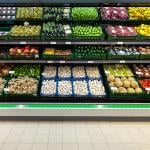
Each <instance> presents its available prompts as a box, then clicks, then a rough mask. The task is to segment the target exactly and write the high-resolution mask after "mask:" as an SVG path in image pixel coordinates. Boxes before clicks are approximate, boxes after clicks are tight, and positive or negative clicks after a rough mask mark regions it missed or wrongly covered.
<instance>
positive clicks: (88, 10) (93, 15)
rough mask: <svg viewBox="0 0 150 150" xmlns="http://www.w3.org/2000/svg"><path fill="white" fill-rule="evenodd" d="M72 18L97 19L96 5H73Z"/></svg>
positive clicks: (78, 19) (77, 19) (79, 19)
mask: <svg viewBox="0 0 150 150" xmlns="http://www.w3.org/2000/svg"><path fill="white" fill-rule="evenodd" d="M71 17H72V20H76V21H84V20H98V19H99V16H98V11H97V8H96V7H73V8H72V11H71Z"/></svg>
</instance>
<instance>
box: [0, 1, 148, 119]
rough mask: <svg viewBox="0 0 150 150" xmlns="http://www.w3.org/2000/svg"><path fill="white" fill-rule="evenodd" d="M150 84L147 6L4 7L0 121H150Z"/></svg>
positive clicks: (1, 14)
mask: <svg viewBox="0 0 150 150" xmlns="http://www.w3.org/2000/svg"><path fill="white" fill-rule="evenodd" d="M137 8H139V10H138V9H137ZM140 9H142V11H141V10H140ZM87 12H88V13H87ZM141 13H143V14H142V15H141ZM141 74H142V76H141ZM149 76H150V3H149V1H148V0H130V1H127V0H126V1H124V0H113V1H109V0H107V1H106V0H100V1H98V0H93V1H91V0H88V1H84V0H80V1H78V0H76V1H72V0H65V1H64V0H55V1H53V0H30V1H29V0H22V1H20V0H11V1H10V0H5V1H3V0H1V1H0V81H1V87H0V90H1V91H0V116H1V117H4V118H5V117H56V118H57V117H69V118H73V117H82V118H90V117H92V118H97V117H122V118H124V117H150V103H149V101H150V96H149V94H150V92H149V91H150V83H149V81H148V79H149ZM141 80H142V81H141ZM143 80H144V81H143Z"/></svg>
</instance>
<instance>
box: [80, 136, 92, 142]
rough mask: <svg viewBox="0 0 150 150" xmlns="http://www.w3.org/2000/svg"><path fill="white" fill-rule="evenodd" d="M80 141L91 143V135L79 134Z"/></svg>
mask: <svg viewBox="0 0 150 150" xmlns="http://www.w3.org/2000/svg"><path fill="white" fill-rule="evenodd" d="M77 142H78V143H91V139H90V136H89V135H77Z"/></svg>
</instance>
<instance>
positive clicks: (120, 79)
mask: <svg viewBox="0 0 150 150" xmlns="http://www.w3.org/2000/svg"><path fill="white" fill-rule="evenodd" d="M104 70H105V73H106V76H107V81H108V83H109V85H108V87H109V90H110V94H111V96H112V97H119V96H121V97H122V96H125V97H130V96H131V95H133V96H135V97H139V96H141V94H142V93H143V91H142V89H141V87H140V86H139V84H138V82H137V81H136V79H135V78H134V75H133V73H132V71H131V70H130V68H129V67H128V66H126V65H104Z"/></svg>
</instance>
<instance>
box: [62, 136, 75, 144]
mask: <svg viewBox="0 0 150 150" xmlns="http://www.w3.org/2000/svg"><path fill="white" fill-rule="evenodd" d="M63 143H64V144H65V143H67V144H69V143H74V144H76V143H77V137H76V136H75V135H63Z"/></svg>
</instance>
